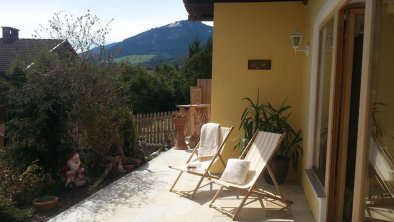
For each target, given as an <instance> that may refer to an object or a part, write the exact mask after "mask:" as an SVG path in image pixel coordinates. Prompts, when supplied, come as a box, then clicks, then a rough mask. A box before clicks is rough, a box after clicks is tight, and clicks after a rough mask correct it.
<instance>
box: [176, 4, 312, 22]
mask: <svg viewBox="0 0 394 222" xmlns="http://www.w3.org/2000/svg"><path fill="white" fill-rule="evenodd" d="M291 1H298V2H303V3H304V4H306V3H307V2H308V0H183V3H184V4H185V8H186V11H187V12H188V13H189V20H192V21H213V15H214V12H213V5H214V3H236V2H239V3H250V2H291Z"/></svg>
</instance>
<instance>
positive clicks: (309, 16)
mask: <svg viewBox="0 0 394 222" xmlns="http://www.w3.org/2000/svg"><path fill="white" fill-rule="evenodd" d="M325 2H326V0H314V1H308V5H307V7H306V11H305V27H306V29H305V35H306V36H308V38H309V39H310V45H311V46H312V45H313V36H312V34H313V25H314V19H315V17H316V15H317V13H318V12H319V11H320V9H321V7H322V6H323V4H324V3H325ZM311 51H312V48H311ZM313 56H317V55H313V54H312V52H311V54H310V55H309V56H308V58H306V59H305V60H304V64H303V75H302V78H303V81H302V82H303V86H304V87H303V88H302V96H301V98H302V101H301V103H302V104H301V117H300V118H301V128H302V130H303V132H304V134H303V141H302V144H303V147H304V154H303V166H306V163H307V159H308V157H309V155H313V154H312V153H308V150H307V147H308V145H309V144H308V139H309V138H308V134H307V130H308V125H309V116H310V113H309V103H310V100H309V96H310V84H311V82H310V80H311V72H312V70H311V65H312V63H311V62H312V61H311V60H312V57H313ZM303 169H304V168H303ZM308 180H309V179H308V178H307V176H306V174H305V173H304V172H302V174H301V184H302V187H303V188H304V192H305V197H306V198H307V200H308V202H309V206H310V207H311V210H312V213H313V216H314V218H315V221H318V217H319V215H318V214H319V208H320V203H319V200H318V198H317V196H316V194H315V192H314V190H313V188H312V187H311V185H310V183H309V181H308Z"/></svg>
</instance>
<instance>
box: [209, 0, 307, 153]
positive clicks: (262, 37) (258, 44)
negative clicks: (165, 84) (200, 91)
mask: <svg viewBox="0 0 394 222" xmlns="http://www.w3.org/2000/svg"><path fill="white" fill-rule="evenodd" d="M304 14H305V6H304V5H303V4H302V3H299V2H298V3H283V2H282V3H243V4H242V3H233V4H225V3H221V4H215V20H214V37H213V41H214V44H213V45H214V47H213V67H212V70H213V71H212V72H213V74H212V98H211V99H212V110H211V116H212V121H215V122H219V123H221V124H222V125H225V126H227V125H233V126H234V127H235V130H234V132H233V134H232V136H231V137H230V140H229V141H230V142H229V143H228V144H227V146H231V147H233V146H234V145H235V141H232V140H233V139H234V137H236V136H238V135H239V134H240V131H239V130H238V127H239V124H240V118H241V115H242V112H243V110H244V109H245V107H246V105H247V103H246V102H245V101H242V98H244V97H250V98H251V99H253V100H255V98H256V96H257V90H258V89H259V90H260V101H269V102H271V103H273V104H274V105H275V106H278V105H280V104H281V103H282V102H283V101H284V100H285V99H286V98H287V104H288V105H291V106H292V107H293V108H292V117H291V122H292V124H293V125H294V126H295V127H297V128H300V111H301V92H302V65H303V60H304V59H305V55H304V54H303V53H297V54H294V50H293V49H292V48H291V47H290V34H291V33H292V32H293V31H295V30H298V31H301V32H302V31H304ZM249 59H271V60H272V69H271V70H248V67H247V64H248V60H249ZM237 154H238V153H236V152H235V153H225V154H224V155H225V156H234V155H237Z"/></svg>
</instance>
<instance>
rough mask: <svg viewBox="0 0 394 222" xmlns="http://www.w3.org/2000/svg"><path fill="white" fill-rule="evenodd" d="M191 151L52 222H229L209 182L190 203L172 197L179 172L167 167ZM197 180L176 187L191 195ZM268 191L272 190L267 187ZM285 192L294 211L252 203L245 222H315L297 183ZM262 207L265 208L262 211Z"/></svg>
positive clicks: (164, 159) (158, 161)
mask: <svg viewBox="0 0 394 222" xmlns="http://www.w3.org/2000/svg"><path fill="white" fill-rule="evenodd" d="M189 155H190V151H184V150H174V149H171V150H169V151H167V152H164V153H162V154H161V155H160V156H159V157H157V158H155V159H153V160H151V161H150V162H148V163H147V164H145V165H143V166H141V167H140V168H138V169H136V170H135V171H133V172H131V173H129V174H127V175H126V176H124V177H122V178H121V179H119V180H118V181H116V182H114V183H112V184H110V185H108V186H107V187H105V188H104V189H102V190H100V191H98V192H97V193H95V194H94V195H92V196H91V197H88V198H87V199H85V200H83V201H82V202H80V203H78V204H76V205H75V206H73V207H71V208H70V209H68V210H66V211H64V212H63V213H61V214H59V215H57V216H56V217H54V218H52V219H51V220H50V222H58V221H62V222H63V221H66V222H67V221H70V222H71V221H72V222H91V221H95V222H104V221H106V222H107V221H109V222H118V221H119V222H123V221H132V222H156V221H159V222H161V221H163V222H167V221H168V222H176V221H180V222H188V221H190V222H194V221H196V222H197V221H198V222H205V221H206V222H213V221H215V222H229V221H233V220H232V219H231V218H230V217H228V216H226V215H223V214H222V213H221V212H219V211H217V210H215V209H213V208H210V207H209V206H208V205H209V202H210V200H211V198H212V197H213V195H214V194H215V193H216V191H217V190H218V188H219V187H218V186H217V185H216V184H212V183H210V182H209V181H208V180H206V181H204V183H203V184H204V185H203V187H202V188H201V189H200V190H199V191H198V192H197V194H196V196H195V198H194V199H193V200H190V199H188V198H186V197H184V196H182V195H180V194H178V193H172V192H169V191H168V190H169V188H170V186H171V184H172V183H173V181H174V180H175V177H176V175H177V174H178V171H176V170H172V169H169V168H168V165H176V164H180V163H184V162H185V161H186V159H187V158H188V157H189ZM197 179H198V178H197V177H196V176H192V175H189V174H184V176H182V177H181V179H180V181H179V182H178V184H177V186H176V187H175V188H176V189H177V190H182V191H190V190H192V189H193V187H194V186H195V185H196V184H197ZM262 186H264V188H266V189H267V190H272V189H273V187H272V186H270V185H266V184H262ZM281 188H282V192H283V193H284V194H285V195H286V197H287V198H289V199H290V200H293V201H294V204H293V205H291V207H289V208H283V207H282V205H283V204H281V203H279V202H278V203H275V202H272V201H269V200H265V199H263V200H262V202H261V201H259V200H255V201H252V202H251V203H250V204H248V205H247V206H246V208H244V209H243V210H242V211H241V215H240V221H251V222H254V221H256V222H257V221H296V219H295V218H299V219H297V221H302V222H308V221H313V217H312V213H311V211H310V209H309V206H308V204H307V202H306V200H305V197H304V195H303V191H302V189H301V187H300V185H299V184H298V183H297V182H296V181H293V180H290V181H287V182H286V183H285V184H284V185H281ZM233 194H234V192H233V191H225V192H224V194H223V197H224V198H221V199H218V200H217V201H216V202H215V204H216V205H219V206H221V207H227V208H228V209H229V210H231V209H234V207H236V206H238V205H239V203H240V201H241V198H242V194H238V196H234V195H233ZM262 204H263V206H264V208H262Z"/></svg>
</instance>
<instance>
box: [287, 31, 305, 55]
mask: <svg viewBox="0 0 394 222" xmlns="http://www.w3.org/2000/svg"><path fill="white" fill-rule="evenodd" d="M301 40H302V34H301V33H300V32H293V33H291V35H290V42H291V47H293V48H294V53H297V52H305V55H308V52H309V44H308V43H307V44H306V45H305V46H304V49H298V48H299V47H300V46H301Z"/></svg>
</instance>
